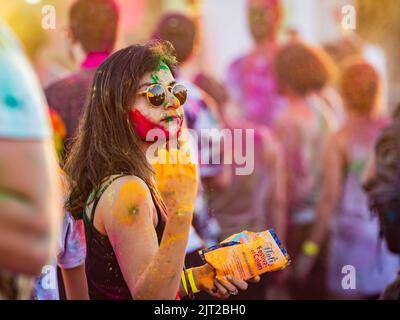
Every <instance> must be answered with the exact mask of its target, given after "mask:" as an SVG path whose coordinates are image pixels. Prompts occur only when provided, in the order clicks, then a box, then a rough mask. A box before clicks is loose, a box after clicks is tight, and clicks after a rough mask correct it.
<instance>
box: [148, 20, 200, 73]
mask: <svg viewBox="0 0 400 320" xmlns="http://www.w3.org/2000/svg"><path fill="white" fill-rule="evenodd" d="M196 34H197V28H196V24H195V22H194V21H193V20H192V19H190V18H189V17H187V16H185V15H183V14H180V13H170V14H166V15H164V16H162V17H161V19H160V21H159V23H158V24H157V26H156V29H155V31H154V33H153V38H155V39H160V40H166V41H169V42H171V43H172V45H173V46H174V48H175V52H176V57H177V60H178V63H179V64H180V65H184V64H185V63H186V62H188V61H189V60H190V58H191V57H192V55H193V52H194V48H195V45H196Z"/></svg>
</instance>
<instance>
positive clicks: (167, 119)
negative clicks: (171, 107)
mask: <svg viewBox="0 0 400 320" xmlns="http://www.w3.org/2000/svg"><path fill="white" fill-rule="evenodd" d="M161 121H163V122H167V123H170V122H173V121H175V122H181V121H182V119H181V118H180V117H179V116H177V115H173V116H166V117H164V118H163V119H162V120H161Z"/></svg>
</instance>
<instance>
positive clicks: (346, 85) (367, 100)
mask: <svg viewBox="0 0 400 320" xmlns="http://www.w3.org/2000/svg"><path fill="white" fill-rule="evenodd" d="M339 88H340V93H341V95H342V98H343V101H344V104H345V107H346V110H347V113H348V114H349V115H356V116H363V117H364V116H365V117H367V118H371V119H372V118H374V117H376V116H378V115H379V113H380V111H381V107H382V106H381V102H380V98H381V82H380V78H379V75H378V73H377V71H376V70H375V69H374V68H373V67H372V66H371V65H370V64H368V63H367V62H365V61H361V60H360V61H358V62H354V63H351V64H349V65H348V66H347V67H345V68H344V70H343V72H342V74H341V79H340V84H339Z"/></svg>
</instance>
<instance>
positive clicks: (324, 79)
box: [273, 42, 334, 299]
mask: <svg viewBox="0 0 400 320" xmlns="http://www.w3.org/2000/svg"><path fill="white" fill-rule="evenodd" d="M333 70H334V67H333V63H332V62H331V60H330V59H329V57H328V56H327V55H326V54H325V53H324V52H323V51H322V50H320V49H318V48H314V47H311V46H308V45H306V44H304V43H302V42H297V43H291V44H288V45H286V46H284V47H282V48H281V49H280V50H279V51H278V53H277V54H276V57H275V73H276V78H277V81H278V83H279V89H280V91H281V92H282V94H283V95H284V96H285V97H286V100H287V107H286V108H285V110H284V111H283V112H282V113H281V115H280V116H279V117H278V119H277V120H276V123H275V125H274V128H273V130H274V132H275V133H276V135H277V137H278V140H279V141H280V142H281V144H282V147H283V150H284V155H285V162H286V168H287V180H286V188H287V189H286V190H287V194H288V214H289V219H288V220H289V221H288V241H287V242H288V248H287V249H288V252H290V256H291V258H292V259H293V261H294V262H295V261H296V256H297V255H298V253H299V251H300V245H301V243H302V242H303V240H304V237H305V233H306V232H307V230H308V228H310V226H311V225H312V222H313V220H314V216H315V213H314V205H315V202H316V200H317V197H318V190H319V188H320V174H321V168H320V166H319V164H320V155H321V150H322V148H323V146H324V144H325V142H326V138H327V135H328V134H329V132H331V130H333V129H334V128H333V124H332V115H331V113H330V112H329V110H330V109H329V108H328V107H327V106H326V103H325V101H324V100H323V99H321V98H320V96H319V93H320V92H321V91H322V90H323V89H324V88H325V87H326V86H327V85H328V84H329V82H330V81H331V79H332V77H333V74H334V72H333ZM322 265H323V256H322V255H321V261H319V264H318V270H317V271H316V272H314V273H313V279H312V282H310V283H309V284H308V286H307V287H302V288H297V287H296V285H297V283H296V282H293V283H292V281H290V283H289V287H290V291H291V293H292V296H293V297H294V298H296V297H297V298H304V299H306V298H320V297H322V296H323V294H324V288H323V283H324V282H323V279H324V276H323V268H322ZM314 282H315V283H314ZM297 295H298V296H297Z"/></svg>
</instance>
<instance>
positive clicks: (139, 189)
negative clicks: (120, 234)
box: [112, 181, 147, 225]
mask: <svg viewBox="0 0 400 320" xmlns="http://www.w3.org/2000/svg"><path fill="white" fill-rule="evenodd" d="M146 195H147V192H146V190H145V188H144V187H143V186H142V185H141V184H140V183H139V182H136V181H130V182H127V183H125V184H124V185H123V186H122V187H121V189H120V190H119V193H118V196H117V198H116V201H115V204H114V206H113V209H112V215H113V216H114V217H115V218H116V219H117V221H118V222H119V223H121V224H125V225H131V224H132V223H133V222H134V221H135V220H136V218H137V216H138V215H139V212H140V208H141V206H142V205H143V203H145V201H146Z"/></svg>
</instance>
